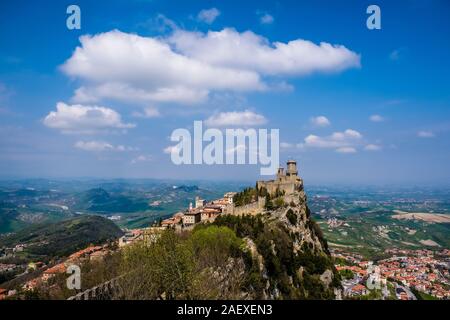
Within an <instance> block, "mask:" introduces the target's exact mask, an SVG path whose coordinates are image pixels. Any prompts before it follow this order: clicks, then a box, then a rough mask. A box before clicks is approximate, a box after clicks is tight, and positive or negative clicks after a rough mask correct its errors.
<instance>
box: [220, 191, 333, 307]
mask: <svg viewBox="0 0 450 320" xmlns="http://www.w3.org/2000/svg"><path fill="white" fill-rule="evenodd" d="M267 201H270V203H271V204H270V205H268V203H266V210H264V211H263V212H262V213H261V214H259V215H242V216H233V215H225V216H222V217H220V218H219V219H217V220H216V222H215V224H217V225H221V226H227V227H229V228H230V229H232V230H234V231H235V232H236V235H237V236H238V237H240V238H242V239H244V243H245V250H246V251H247V252H248V253H249V256H250V258H249V259H251V262H249V261H247V262H246V266H247V272H248V273H249V276H248V277H247V284H246V285H245V286H244V288H245V291H246V295H247V297H248V298H256V299H333V298H335V292H337V290H338V289H339V287H340V280H339V276H338V275H337V272H336V270H335V268H334V265H333V262H332V258H331V256H330V254H329V252H328V247H327V242H326V240H325V239H324V238H323V235H322V232H321V230H320V228H319V226H318V225H317V224H316V223H315V222H314V220H313V219H312V218H311V216H310V211H309V209H308V206H307V199H306V195H305V192H304V190H303V188H301V189H299V190H296V191H295V192H293V193H291V194H289V195H285V194H279V195H276V196H272V197H268V200H267Z"/></svg>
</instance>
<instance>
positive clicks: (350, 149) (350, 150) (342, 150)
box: [336, 147, 356, 153]
mask: <svg viewBox="0 0 450 320" xmlns="http://www.w3.org/2000/svg"><path fill="white" fill-rule="evenodd" d="M336 152H339V153H356V149H355V148H353V147H341V148H337V149H336Z"/></svg>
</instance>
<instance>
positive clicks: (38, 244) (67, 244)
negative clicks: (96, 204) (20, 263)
mask: <svg viewBox="0 0 450 320" xmlns="http://www.w3.org/2000/svg"><path fill="white" fill-rule="evenodd" d="M121 235H122V231H121V230H120V228H119V227H117V226H116V225H115V224H114V223H113V222H112V221H110V220H108V219H106V218H103V217H100V216H90V215H86V216H80V217H76V218H72V219H68V220H63V221H59V222H56V223H50V224H48V223H46V224H38V225H33V226H31V227H27V228H25V229H23V230H21V231H19V232H17V233H14V234H11V235H8V236H3V237H0V248H1V247H12V246H14V245H17V244H25V245H26V249H25V251H24V253H23V254H24V255H26V256H30V257H43V258H44V257H58V256H65V255H68V254H70V253H73V252H74V251H76V250H78V249H82V248H84V247H86V246H88V245H89V244H99V243H103V242H105V241H107V240H110V239H116V238H118V237H120V236H121Z"/></svg>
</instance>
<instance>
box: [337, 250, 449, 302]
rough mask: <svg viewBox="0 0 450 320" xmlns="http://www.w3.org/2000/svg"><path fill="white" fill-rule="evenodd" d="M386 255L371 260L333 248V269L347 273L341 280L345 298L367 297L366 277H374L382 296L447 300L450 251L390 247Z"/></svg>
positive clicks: (368, 282)
mask: <svg viewBox="0 0 450 320" xmlns="http://www.w3.org/2000/svg"><path fill="white" fill-rule="evenodd" d="M385 254H386V255H387V256H389V257H388V258H385V259H382V260H378V261H377V262H373V261H367V260H365V259H363V257H362V256H361V255H359V254H354V253H349V252H346V251H344V250H341V249H332V255H333V257H334V258H335V260H336V261H337V263H336V269H337V270H338V271H340V273H341V274H347V275H350V277H348V278H347V279H343V281H342V285H343V289H344V290H343V294H344V297H348V298H361V297H364V296H367V295H368V294H369V293H370V289H372V286H371V285H370V281H368V279H369V280H370V279H372V278H373V279H376V280H377V281H378V284H379V285H380V286H379V287H378V288H376V289H380V290H381V295H380V298H381V299H399V300H416V299H423V298H424V297H425V298H429V299H432V298H436V299H450V273H449V269H450V250H448V249H444V250H441V251H431V250H427V249H423V250H399V249H389V250H386V251H385ZM368 284H369V285H368ZM369 287H371V288H369ZM414 292H415V293H414ZM418 295H421V297H418Z"/></svg>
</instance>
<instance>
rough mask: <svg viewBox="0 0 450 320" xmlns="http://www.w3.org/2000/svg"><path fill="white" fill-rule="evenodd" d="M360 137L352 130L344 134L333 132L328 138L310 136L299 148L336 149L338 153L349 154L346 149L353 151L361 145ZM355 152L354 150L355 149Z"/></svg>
mask: <svg viewBox="0 0 450 320" xmlns="http://www.w3.org/2000/svg"><path fill="white" fill-rule="evenodd" d="M361 139H362V135H361V134H360V133H359V132H358V131H356V130H352V129H347V130H345V131H344V132H334V133H333V134H332V135H330V136H326V137H320V136H316V135H313V134H310V135H309V136H307V137H306V138H305V139H304V142H303V143H302V144H300V145H299V147H300V148H329V149H336V151H338V152H344V153H345V152H351V150H350V149H348V148H353V149H355V146H357V145H359V144H360V143H361ZM355 151H356V149H355Z"/></svg>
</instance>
